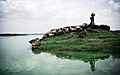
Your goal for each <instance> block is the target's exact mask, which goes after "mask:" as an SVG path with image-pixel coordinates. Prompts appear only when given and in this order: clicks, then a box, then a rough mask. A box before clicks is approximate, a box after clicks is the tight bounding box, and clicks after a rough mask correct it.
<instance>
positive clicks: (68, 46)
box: [39, 29, 120, 52]
mask: <svg viewBox="0 0 120 75" xmlns="http://www.w3.org/2000/svg"><path fill="white" fill-rule="evenodd" d="M86 34H87V35H86V36H85V37H84V38H80V37H79V33H77V32H71V33H67V34H63V35H60V36H53V37H49V38H47V39H46V40H42V41H41V44H42V45H41V46H40V47H39V50H41V51H94V52H95V51H97V52H120V35H119V34H118V35H117V34H113V33H112V32H110V31H106V30H101V29H98V32H89V31H86Z"/></svg>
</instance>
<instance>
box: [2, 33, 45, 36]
mask: <svg viewBox="0 0 120 75" xmlns="http://www.w3.org/2000/svg"><path fill="white" fill-rule="evenodd" d="M27 35H44V33H40V34H10V33H9V34H0V36H27Z"/></svg>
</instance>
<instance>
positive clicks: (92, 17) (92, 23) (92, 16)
mask: <svg viewBox="0 0 120 75" xmlns="http://www.w3.org/2000/svg"><path fill="white" fill-rule="evenodd" d="M94 16H95V14H94V13H92V14H91V17H90V20H91V22H90V24H89V25H90V26H93V25H95V23H94Z"/></svg>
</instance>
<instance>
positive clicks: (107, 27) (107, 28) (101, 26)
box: [98, 25, 110, 31]
mask: <svg viewBox="0 0 120 75" xmlns="http://www.w3.org/2000/svg"><path fill="white" fill-rule="evenodd" d="M98 28H100V29H104V30H108V31H109V30H110V27H109V26H108V25H100V26H99V27H98Z"/></svg>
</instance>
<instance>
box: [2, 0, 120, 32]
mask: <svg viewBox="0 0 120 75" xmlns="http://www.w3.org/2000/svg"><path fill="white" fill-rule="evenodd" d="M119 11H120V2H116V3H115V2H114V1H113V0H92V1H90V0H6V1H2V2H0V13H1V12H2V15H4V16H2V17H1V16H0V17H1V18H0V22H1V25H0V27H1V28H2V29H0V32H47V31H48V30H50V29H51V28H58V27H62V26H65V25H71V24H74V25H75V24H81V23H83V22H87V23H89V21H90V19H89V17H90V14H91V13H92V12H94V13H96V16H95V23H96V24H101V23H102V24H108V25H110V26H111V28H112V30H115V29H120V26H119V24H120V22H119V19H120V14H119Z"/></svg>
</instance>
